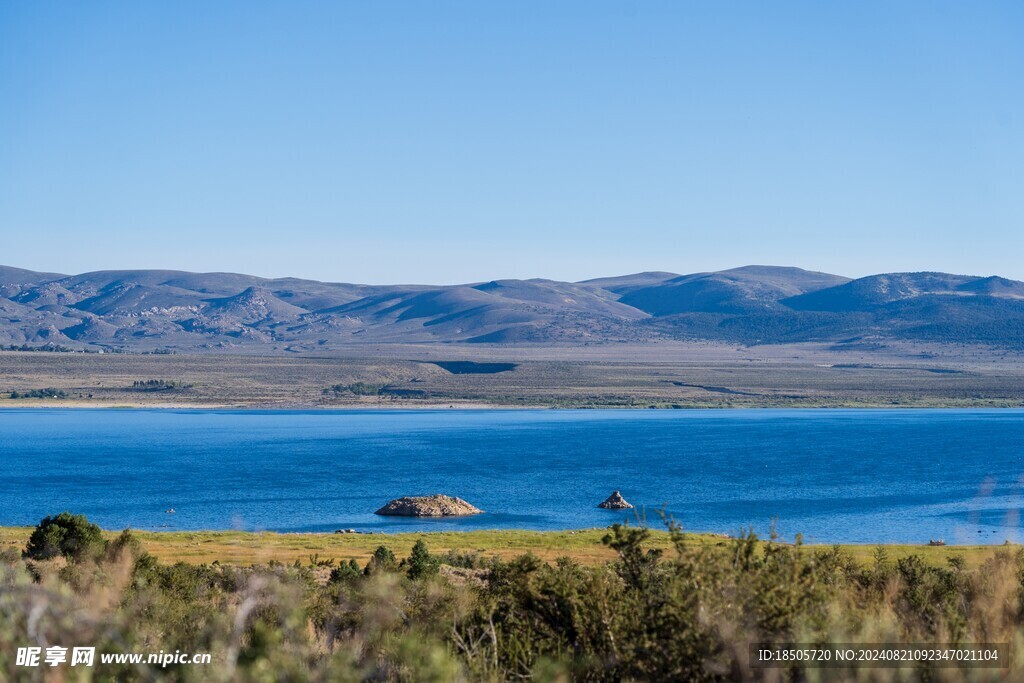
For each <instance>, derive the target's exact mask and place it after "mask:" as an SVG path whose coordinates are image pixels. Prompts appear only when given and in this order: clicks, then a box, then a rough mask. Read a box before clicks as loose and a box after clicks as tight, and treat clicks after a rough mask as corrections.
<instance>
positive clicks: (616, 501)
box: [597, 491, 633, 510]
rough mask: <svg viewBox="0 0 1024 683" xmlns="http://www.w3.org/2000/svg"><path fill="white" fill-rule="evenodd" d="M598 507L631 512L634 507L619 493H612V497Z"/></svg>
mask: <svg viewBox="0 0 1024 683" xmlns="http://www.w3.org/2000/svg"><path fill="white" fill-rule="evenodd" d="M597 507H599V508H604V509H605V510H629V509H631V508H632V507H633V506H632V505H630V504H629V502H628V501H627V500H626V499H625V498H623V497H622V494H621V493H619V492H618V491H612V495H610V496H608V498H607V499H606V500H605V501H604V502H603V503H601V504H599V505H598V506H597Z"/></svg>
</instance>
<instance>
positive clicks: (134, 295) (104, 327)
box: [0, 266, 1024, 353]
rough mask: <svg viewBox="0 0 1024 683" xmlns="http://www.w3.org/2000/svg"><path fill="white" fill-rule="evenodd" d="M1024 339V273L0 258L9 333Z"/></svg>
mask: <svg viewBox="0 0 1024 683" xmlns="http://www.w3.org/2000/svg"><path fill="white" fill-rule="evenodd" d="M897 339H899V340H923V341H930V342H936V343H950V344H951V343H956V344H963V343H966V344H984V345H988V346H994V347H1000V348H1009V349H1022V348H1024V282H1020V281H1016V280H1009V279H1006V278H1002V277H997V276H988V277H981V276H966V275H951V274H948V273H931V272H924V273H886V274H880V275H871V276H868V277H863V278H859V279H850V278H846V277H843V276H840V275H831V274H828V273H819V272H813V271H807V270H802V269H799V268H788V267H777V266H745V267H742V268H734V269H731V270H723V271H717V272H708V273H694V274H689V275H679V274H676V273H667V272H647V273H636V274H633V275H624V276H618V277H607V278H599V279H594V280H586V281H583V282H559V281H555V280H543V279H533V280H493V281H490V282H478V283H470V284H464V285H451V286H431V285H387V286H378V285H357V284H346V283H333V282H318V281H315V280H302V279H296V278H279V279H267V278H261V277H256V276H251V275H241V274H235V273H188V272H182V271H170V270H111V271H98V272H92V273H83V274H80V275H62V274H59V273H39V272H34V271H30V270H23V269H20V268H12V267H6V266H0V345H3V346H12V345H13V346H21V345H27V346H29V347H35V346H45V345H50V346H61V347H66V348H73V349H92V350H106V351H138V352H147V351H148V352H152V351H164V352H167V351H179V352H198V351H214V350H231V349H239V350H259V351H267V352H276V351H280V352H284V351H291V352H300V353H301V352H314V351H323V350H329V349H331V348H334V347H340V346H351V345H354V344H371V343H372V344H384V343H466V344H515V345H529V344H559V345H576V344H598V343H645V342H654V341H663V340H712V341H724V342H730V343H739V344H748V345H754V344H779V343H796V342H808V341H816V342H831V343H832V344H834V345H836V346H837V348H842V346H843V345H862V346H863V345H870V344H875V343H884V342H885V341H886V340H897Z"/></svg>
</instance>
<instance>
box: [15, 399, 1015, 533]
mask: <svg viewBox="0 0 1024 683" xmlns="http://www.w3.org/2000/svg"><path fill="white" fill-rule="evenodd" d="M1022 475H1024V411H1022V410H717V411H714V410H707V411H705V410H692V411H691V410H673V411H664V410H658V411H654V410H642V411H618V410H615V411H612V410H609V411H604V410H601V411H595V410H479V411H469V410H455V411H433V410H431V411H427V410H416V411H392V410H388V411H368V410H358V411H231V410H77V409H75V410H62V409H45V410H32V409H11V410H0V525H33V524H35V523H37V522H38V521H39V520H40V519H41V518H42V517H43V516H45V515H47V514H56V513H58V512H60V511H62V510H71V511H73V512H79V513H84V514H86V515H87V516H88V517H89V518H90V519H91V520H93V521H95V522H97V523H99V524H100V525H101V526H103V527H104V528H108V529H118V528H123V527H126V526H131V527H135V528H141V529H155V530H159V529H177V530H181V529H251V530H264V529H265V530H276V531H333V530H335V529H339V528H349V527H351V528H355V529H359V530H362V531H386V532H398V531H421V530H427V531H430V530H434V531H440V530H470V529H483V528H522V529H570V528H585V527H603V526H607V525H608V524H611V523H613V522H616V521H621V520H624V519H627V518H630V519H634V520H635V519H636V516H637V515H636V514H627V513H624V512H611V511H606V510H601V509H598V508H597V507H596V505H597V504H598V503H599V502H601V501H602V500H604V498H605V497H607V496H608V494H609V493H610V492H611V491H612V490H613V489H616V488H617V489H620V490H621V491H622V493H623V495H624V496H625V497H626V499H627V500H629V501H630V502H632V503H633V504H634V505H636V506H637V508H638V511H639V510H640V509H641V508H643V509H644V510H645V511H646V517H647V519H648V520H649V521H650V522H652V523H653V524H660V521H659V517H658V511H662V510H663V511H664V512H665V513H666V514H669V515H671V516H672V517H673V518H675V519H676V520H677V521H679V522H680V523H681V524H682V525H683V527H684V528H685V529H687V530H693V531H710V532H719V533H735V532H737V531H739V530H741V529H743V528H748V527H753V528H754V529H756V530H757V531H758V532H759V533H766V532H767V531H768V529H770V527H771V525H772V523H773V520H774V521H775V524H776V525H777V528H778V530H779V532H780V533H781V535H782V536H783V537H784V538H787V539H792V538H793V536H794V534H796V533H802V534H803V535H804V538H805V539H806V540H808V541H811V542H853V543H858V542H865V543H866V542H908V543H922V542H927V541H928V540H929V539H933V538H936V539H937V538H943V539H945V540H946V542H947V543H1002V542H1003V541H1004V540H1006V539H1011V540H1014V541H1020V540H1022V534H1021V533H1020V529H1019V522H1020V511H1021V507H1022V504H1021V494H1022V492H1024V486H1022V484H1024V479H1022ZM429 493H447V494H450V495H456V496H459V497H462V498H465V499H466V500H468V501H469V502H471V503H473V504H474V505H476V506H477V507H480V508H482V509H483V510H485V511H486V514H483V515H478V516H474V517H467V518H458V519H451V518H449V519H444V520H424V519H404V518H384V517H378V516H376V515H374V514H373V511H374V510H376V509H377V508H379V507H380V506H382V505H383V504H384V503H386V502H387V501H388V500H389V499H391V498H396V497H399V496H403V495H418V494H429ZM168 508H173V509H175V510H176V512H175V514H168V513H166V512H165V510H166V509H168Z"/></svg>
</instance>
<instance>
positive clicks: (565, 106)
mask: <svg viewBox="0 0 1024 683" xmlns="http://www.w3.org/2000/svg"><path fill="white" fill-rule="evenodd" d="M0 263H3V264H6V265H15V266H20V267H24V268H31V269H36V270H52V271H61V272H81V271H86V270H96V269H107V268H180V269H187V270H231V271H241V272H248V273H254V274H259V275H266V276H285V275H293V276H302V277H312V278H317V279H326V280H335V281H355V282H366V283H391V282H426V283H451V282H465V281H476V280H489V279H492V278H498V277H550V278H554V279H570V280H575V279H582V278H587V277H596V276H602V275H611V274H621V273H628V272H635V271H639V270H670V271H675V272H692V271H699V270H712V269H720V268H727V267H732V266H737V265H743V264H748V263H762V264H775V265H796V266H801V267H804V268H811V269H815V270H826V271H831V272H837V273H841V274H845V275H851V276H859V275H866V274H869V273H875V272H884V271H897V270H944V271H953V272H961V273H970V274H978V275H988V274H1001V275H1006V276H1010V277H1015V278H1021V279H1024V3H1022V2H1019V0H1011V1H1009V2H1003V3H1000V2H983V1H982V2H942V1H939V0H927V1H923V2H908V1H901V0H897V1H893V0H883V1H879V2H871V1H857V2H853V1H851V2H821V1H818V0H815V1H814V2H783V1H780V2H763V1H761V0H758V1H755V2H733V1H726V2H712V1H704V2H682V1H679V0H674V1H671V2H655V1H650V2H629V1H626V0H621V1H616V2H601V1H599V0H584V1H581V2H571V1H562V0H559V1H557V2H552V1H551V0H543V1H536V2H533V1H527V0H515V1H509V2H500V1H497V0H495V1H487V2H480V1H478V0H472V1H467V2H441V1H439V0H429V1H423V0H415V1H413V2H408V3H405V2H388V1H386V0H382V1H380V2H365V1H355V0H350V1H348V2H343V1H340V0H338V1H331V2H322V3H321V2H297V1H288V2H285V1H283V0H282V1H281V2H275V3H269V2H256V1H253V0H247V1H246V2H227V1H218V0H202V1H195V2H189V1H182V0H175V2H137V1H132V2H51V1H48V0H39V1H33V2H13V1H11V2H0Z"/></svg>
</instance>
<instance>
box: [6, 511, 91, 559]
mask: <svg viewBox="0 0 1024 683" xmlns="http://www.w3.org/2000/svg"><path fill="white" fill-rule="evenodd" d="M106 545H107V542H106V541H105V540H103V532H102V531H100V528H99V527H98V526H96V525H95V524H93V523H92V522H90V521H89V520H87V519H86V518H85V515H73V514H71V513H70V512H62V513H60V514H59V515H57V516H56V517H46V518H44V519H43V521H41V522H39V525H38V526H36V528H35V531H33V532H32V535H31V536H30V537H29V539H28V545H27V546H26V547H25V556H26V557H30V558H32V559H33V560H49V559H51V558H54V557H57V556H58V555H63V556H64V557H66V558H68V559H69V560H71V561H73V562H74V561H79V560H83V559H88V558H96V557H99V556H100V555H101V554H102V553H103V551H104V549H105V548H106Z"/></svg>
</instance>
